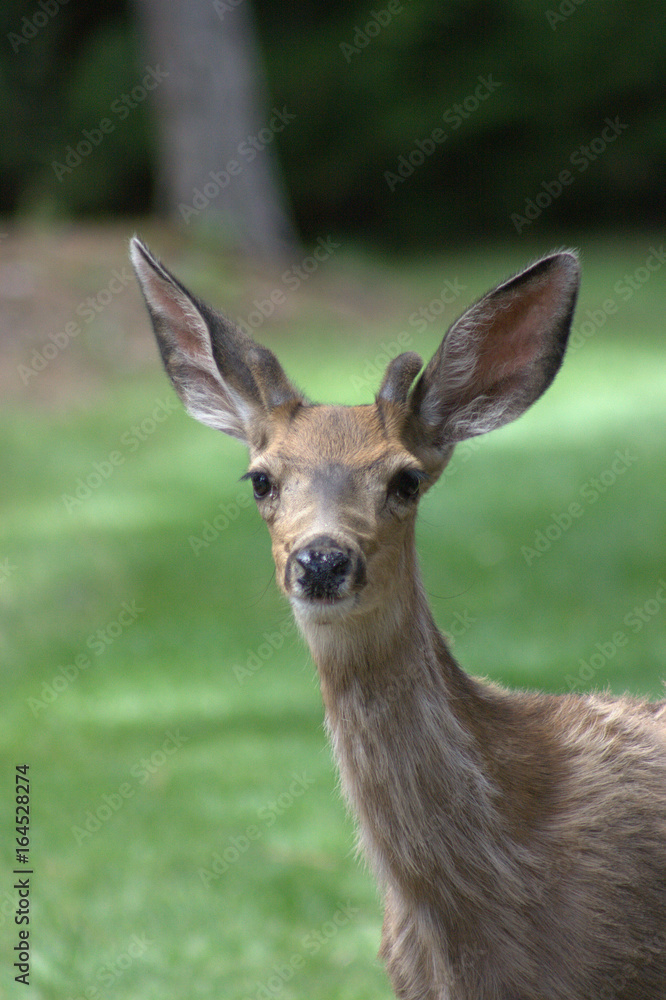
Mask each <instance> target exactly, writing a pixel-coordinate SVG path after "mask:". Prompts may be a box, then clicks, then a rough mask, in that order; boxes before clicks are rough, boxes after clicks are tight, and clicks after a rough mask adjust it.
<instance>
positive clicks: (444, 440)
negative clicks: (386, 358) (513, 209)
mask: <svg viewBox="0 0 666 1000" xmlns="http://www.w3.org/2000/svg"><path fill="white" fill-rule="evenodd" d="M578 284H579V267H578V261H577V259H576V256H575V254H574V253H570V252H567V253H557V254H553V255H552V256H550V257H545V258H544V259H543V260H540V261H538V262H537V263H536V264H533V265H532V266H531V267H529V268H528V269H527V270H525V271H523V272H521V273H520V274H518V275H516V277H514V278H511V279H510V280H509V281H506V282H504V284H501V285H499V286H498V287H497V288H495V289H494V290H493V291H492V292H489V293H488V294H487V295H485V296H484V297H483V298H482V299H480V300H479V301H478V302H477V303H476V304H475V305H473V306H471V307H470V308H469V309H468V310H467V312H465V313H464V314H463V315H462V316H461V317H460V319H458V320H457V322H456V323H454V324H453V326H452V327H451V328H450V330H449V331H448V333H447V334H446V336H445V338H444V340H443V341H442V344H441V346H440V347H439V349H438V350H437V352H436V353H435V355H434V356H433V358H432V359H431V361H430V363H429V364H428V365H427V367H426V369H425V371H424V372H423V374H422V375H421V377H420V379H419V380H418V382H417V383H416V385H415V386H414V389H413V391H412V394H411V396H410V409H411V421H412V426H413V423H414V421H416V424H417V428H418V429H417V434H418V437H419V438H420V439H421V440H423V443H424V444H426V445H427V446H429V447H434V448H435V449H437V450H438V451H441V452H442V453H443V452H445V451H448V450H449V449H450V446H451V445H454V444H455V443H456V442H457V441H463V440H465V439H466V438H470V437H474V436H475V435H477V434H485V433H486V432H487V431H491V430H493V429H494V428H495V427H501V426H502V424H506V423H509V421H511V420H515V419H516V417H519V416H520V415H521V414H522V413H524V412H525V410H526V409H527V408H528V407H529V406H531V405H532V403H534V402H535V400H537V399H538V398H539V396H541V394H542V393H543V392H545V390H546V389H547V388H548V386H549V385H550V383H551V382H552V381H553V379H554V378H555V375H556V374H557V371H558V369H559V367H560V365H561V363H562V358H563V356H564V351H565V349H566V344H567V339H568V336H569V329H570V326H571V320H572V316H573V311H574V306H575V303H576V296H577V294H578Z"/></svg>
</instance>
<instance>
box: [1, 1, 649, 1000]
mask: <svg viewBox="0 0 666 1000" xmlns="http://www.w3.org/2000/svg"><path fill="white" fill-rule="evenodd" d="M0 24H1V25H2V29H1V30H0V119H1V123H2V142H0V469H1V470H2V472H1V475H0V482H1V483H2V487H1V488H0V504H1V507H0V511H1V514H0V614H1V616H2V617H1V621H0V676H1V677H2V685H3V695H4V697H3V708H2V714H3V726H2V732H1V733H0V749H1V752H2V760H3V769H2V774H3V775H4V777H3V779H2V781H3V783H4V787H3V788H2V790H1V791H0V808H1V810H2V819H3V822H2V831H3V832H2V838H1V841H2V842H1V843H0V852H1V856H2V859H3V867H2V879H1V881H0V935H1V937H2V941H3V945H5V947H3V955H4V959H3V963H2V966H1V967H0V997H4V996H8V997H13V996H15V995H16V996H18V995H25V994H21V993H20V990H21V989H22V988H23V987H22V985H21V984H20V983H16V982H15V979H14V977H15V975H16V974H17V970H16V969H14V968H13V967H12V961H13V960H12V959H11V958H10V957H9V956H10V955H11V954H12V953H13V952H12V949H13V947H14V945H15V944H17V943H18V938H17V932H18V929H19V928H18V927H17V925H16V924H15V922H14V914H15V910H16V905H17V896H16V890H15V889H14V888H13V885H14V875H13V874H12V872H13V869H14V867H15V866H16V865H17V861H16V842H15V838H16V832H15V811H14V806H15V802H14V774H15V768H16V766H17V765H24V764H25V765H28V767H29V771H28V774H29V777H30V789H31V791H30V795H31V803H30V809H31V812H30V831H29V837H30V853H29V857H30V863H31V866H32V869H33V870H34V875H32V877H31V878H32V882H31V896H30V904H31V910H30V925H29V927H30V939H29V940H30V954H31V960H30V962H31V972H30V983H31V995H32V996H34V997H36V998H39V1000H51V998H53V1000H55V998H58V1000H62V998H77V1000H79V998H86V1000H97V998H99V997H104V996H113V997H116V998H121V1000H122V998H125V997H127V998H130V997H131V998H133V1000H137V998H138V1000H148V998H153V997H155V998H157V997H159V998H163V997H165V996H168V997H171V998H174V1000H181V998H182V1000H189V998H193V997H200V998H206V1000H208V998H210V1000H213V998H215V1000H219V998H220V997H224V998H225V1000H227V998H228V1000H255V998H259V1000H267V998H276V1000H291V998H314V997H327V998H331V1000H367V998H369V997H373V998H374V997H376V998H389V997H390V996H391V993H390V990H389V987H388V984H387V981H386V977H385V975H384V972H383V970H382V967H381V964H380V963H379V962H378V961H377V960H376V958H375V955H376V951H377V948H378V945H379V936H380V928H381V908H380V903H379V900H378V897H377V893H376V890H375V887H374V884H373V881H372V879H371V878H370V876H369V875H368V874H367V872H366V871H365V870H364V869H363V867H362V866H361V865H359V864H358V862H357V861H356V859H355V858H354V852H353V844H354V831H353V824H352V822H351V820H350V819H349V818H348V817H347V816H346V815H345V811H344V807H343V805H342V803H341V801H340V798H339V795H338V793H337V791H336V777H335V772H334V768H333V765H332V763H331V758H330V752H329V750H328V748H327V746H326V741H325V735H324V732H323V728H322V714H323V713H322V708H321V701H320V696H319V691H318V685H317V680H316V676H315V673H314V669H313V667H312V665H311V663H310V661H309V656H308V653H307V651H306V649H305V647H304V646H303V644H302V642H301V641H300V639H299V638H298V636H297V635H296V634H295V629H294V627H293V625H292V622H291V617H290V614H289V609H288V607H287V606H286V605H285V603H284V601H283V600H282V599H281V598H280V597H279V595H278V594H277V592H276V588H275V586H274V583H273V579H272V578H273V569H272V561H271V557H270V551H269V543H268V538H267V535H266V533H265V529H264V527H263V524H261V522H260V520H259V518H258V516H257V514H256V511H255V510H254V505H253V502H251V496H250V494H251V489H250V487H249V486H248V484H247V483H239V482H238V479H239V477H240V476H241V475H242V473H243V472H244V471H245V465H244V463H245V455H244V453H243V450H242V448H241V447H240V446H239V445H238V443H237V442H234V441H233V440H231V439H227V438H223V437H222V436H221V435H218V434H215V433H213V432H212V431H210V430H207V429H205V428H203V427H201V426H199V425H197V424H196V423H194V421H192V420H190V419H189V418H188V417H187V416H186V415H185V414H184V413H183V412H182V410H181V407H180V404H179V403H178V402H177V400H176V399H175V396H174V394H173V392H172V390H171V388H170V386H169V385H168V384H167V381H166V379H165V377H164V375H163V373H162V372H161V369H160V365H159V359H158V355H157V351H156V348H155V346H154V342H153V339H152V334H151V331H150V328H149V324H148V319H147V316H146V314H145V310H144V307H143V303H142V301H141V299H140V295H139V292H138V289H137V287H136V285H135V282H134V279H133V276H132V274H131V271H130V270H129V268H128V263H127V241H128V239H129V237H130V236H131V235H132V233H133V232H135V231H138V232H139V233H140V234H141V235H142V236H143V237H144V238H145V239H146V240H147V242H148V243H149V244H150V246H151V248H152V249H153V250H154V252H155V253H157V254H158V255H159V256H161V257H162V258H163V259H164V260H165V262H166V263H167V265H168V266H169V267H170V268H171V269H172V270H174V271H175V272H176V273H177V274H178V275H179V277H180V278H181V279H182V280H183V281H184V282H185V283H186V284H187V285H188V286H189V287H191V288H192V290H193V291H195V292H196V293H197V294H199V295H200V296H201V297H203V298H205V299H206V300H208V301H210V302H211V303H212V304H213V305H215V306H216V307H218V308H220V309H222V310H223V311H225V312H226V313H227V314H228V315H230V316H231V317H233V318H234V319H236V321H237V322H239V323H240V324H241V325H242V326H244V328H246V329H247V330H248V331H249V332H251V333H252V334H253V335H254V336H255V337H256V338H257V339H258V340H260V341H262V342H264V343H266V344H267V345H268V346H270V347H272V348H273V349H274V350H275V351H276V353H277V354H278V355H279V357H280V359H281V361H282V363H283V365H284V367H285V368H286V370H287V371H288V373H289V374H290V375H291V376H292V377H293V379H294V381H295V382H296V383H297V384H299V385H301V386H303V388H304V389H305V391H306V392H307V393H308V394H309V395H310V396H311V397H312V398H315V399H321V400H327V401H335V402H343V403H352V402H369V401H371V400H372V398H373V394H374V392H375V391H376V389H377V387H378V385H379V382H380V381H381V377H382V373H383V370H384V368H385V366H386V364H387V363H388V361H389V360H390V359H391V358H392V357H394V356H395V355H396V354H398V353H399V352H401V351H403V350H417V351H418V352H419V353H420V354H422V355H423V356H424V357H425V358H428V357H429V356H430V355H431V354H432V352H433V351H434V350H435V349H436V347H437V345H438V344H439V342H440V341H441V338H442V335H443V333H444V332H445V330H446V328H447V327H448V325H449V324H450V323H451V322H452V321H453V320H454V319H455V318H456V316H457V315H458V314H459V313H460V312H461V311H462V310H463V309H464V308H465V307H466V306H467V305H468V304H469V303H470V302H472V301H473V300H474V299H475V298H476V297H478V296H479V295H481V294H483V293H484V292H485V291H487V290H488V289H489V288H491V287H492V286H493V285H494V284H496V283H497V282H499V281H500V280H502V279H503V278H504V277H506V276H507V275H508V274H510V273H512V272H515V271H516V270H519V269H521V268H522V267H524V266H525V265H526V264H527V263H529V261H530V260H532V259H534V258H535V257H537V256H539V255H542V254H544V253H546V252H548V251H549V250H551V249H553V248H554V247H555V248H556V247H561V246H574V247H576V248H578V249H579V251H580V254H581V259H582V265H583V286H582V291H581V298H580V301H579V307H578V310H577V314H576V318H575V321H574V328H573V333H572V338H571V345H570V349H569V352H568V355H567V358H566V360H565V365H564V367H563V370H562V372H561V374H560V376H559V377H558V379H557V381H556V383H555V385H554V386H553V387H552V389H551V390H550V391H549V393H548V395H547V396H546V397H545V398H544V399H543V400H542V401H540V402H539V404H538V405H537V406H536V407H535V408H534V410H533V411H532V412H531V413H530V414H529V415H528V416H526V417H525V418H524V419H523V420H521V421H518V422H517V423H516V424H515V425H511V426H509V427H507V428H503V429H502V430H500V431H498V432H496V433H495V434H493V435H491V436H490V437H489V438H488V440H485V439H474V440H473V441H471V442H469V443H467V444H464V445H462V446H460V447H459V448H458V450H457V452H456V454H455V456H454V458H453V460H452V462H451V465H450V466H449V468H448V470H447V472H446V474H445V476H444V477H443V479H442V481H441V482H440V484H439V485H438V486H437V488H435V489H433V490H432V491H431V493H430V494H429V495H428V497H427V498H426V500H425V502H424V504H423V506H422V512H421V520H420V524H419V534H418V544H419V549H420V551H421V553H422V557H423V573H424V578H425V582H426V586H427V589H428V593H429V595H430V600H431V603H432V606H433V610H434V613H435V616H436V619H437V621H438V623H439V624H440V626H441V627H442V628H443V629H444V630H445V631H447V632H448V633H449V635H450V636H451V637H452V641H453V643H454V651H455V653H456V655H457V656H458V657H459V658H460V659H461V661H462V663H463V665H464V666H466V667H467V668H468V669H469V670H470V671H471V672H473V673H476V674H479V675H486V676H490V677H492V678H493V679H495V680H498V681H501V682H505V683H507V684H512V685H521V686H525V687H535V688H540V689H543V690H550V691H555V692H561V693H564V692H568V691H577V692H581V693H582V692H585V691H587V690H592V689H599V688H601V689H604V688H607V689H610V690H613V691H617V692H621V691H624V690H630V691H631V692H633V693H635V694H644V695H648V696H652V697H657V696H659V695H660V693H661V692H662V690H663V687H662V678H663V676H664V672H665V671H664V663H665V662H666V634H665V629H664V624H665V620H666V558H665V556H666V531H665V530H664V529H665V518H664V495H665V491H666V435H665V434H664V429H665V427H666V365H665V358H666V354H665V347H664V335H663V316H664V310H665V307H666V293H665V291H664V275H665V274H666V269H664V265H665V264H666V250H665V247H664V216H665V207H666V206H665V196H664V175H665V165H666V109H665V107H664V93H666V17H665V16H664V12H663V10H662V9H661V6H660V5H659V4H656V3H652V2H649V0H635V2H633V3H631V4H630V3H629V2H628V0H619V2H616V3H614V4H603V5H600V4H593V3H591V2H588V0H557V2H555V0H552V2H549V0H546V2H543V3H542V2H539V3H533V2H530V3H528V2H527V0H499V2H496V3H494V4H492V5H491V4H482V3H476V2H471V0H459V2H451V3H443V2H441V0H440V2H436V0H379V2H378V3H377V4H374V5H368V4H362V3H357V2H352V3H344V4H343V3H341V2H334V0H331V2H327V3H320V4H316V5H313V4H306V3H293V4H289V5H275V4H270V3H268V0H255V2H254V3H252V2H251V0H205V2H203V0H193V2H189V3H187V4H185V3H183V4H176V5H174V4H168V3H167V2H166V0H140V2H139V0H137V2H136V3H135V4H130V3H122V2H118V0H102V2H100V3H97V4H95V5H87V6H86V5H83V4H80V3H79V4H77V3H76V2H74V0H70V2H62V0H36V2H34V3H33V2H30V3H23V2H18V0H6V2H5V4H4V5H3V7H2V10H1V11H0ZM564 626H566V627H564Z"/></svg>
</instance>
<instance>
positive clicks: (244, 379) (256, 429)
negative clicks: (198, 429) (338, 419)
mask: <svg viewBox="0 0 666 1000" xmlns="http://www.w3.org/2000/svg"><path fill="white" fill-rule="evenodd" d="M130 255H131V258H132V264H133V266H134V270H135V272H136V276H137V278H138V280H139V284H140V286H141V290H142V292H143V296H144V298H145V300H146V305H147V307H148V312H149V314H150V318H151V320H152V323H153V329H154V331H155V336H156V338H157V343H158V346H159V349H160V353H161V355H162V360H163V362H164V367H165V368H166V370H167V374H168V375H169V377H170V379H171V381H172V383H173V386H174V388H175V390H176V392H177V393H178V395H179V396H180V398H181V399H182V401H183V403H184V404H185V408H186V409H187V411H188V412H189V413H190V414H191V415H192V416H193V417H195V418H196V419H197V420H200V421H201V423H203V424H207V425H208V426H209V427H215V428H216V429H217V430H221V431H224V432H225V433H226V434H231V435H232V436H233V437H237V438H240V439H241V440H242V441H244V442H245V443H246V444H250V443H251V442H252V441H256V440H259V439H261V438H262V437H263V434H264V431H265V427H266V420H267V417H268V415H269V414H270V412H271V411H272V410H275V409H277V408H278V407H280V406H284V407H292V408H294V407H297V406H299V405H300V404H301V402H302V396H301V394H300V393H299V392H298V391H297V390H296V389H295V388H294V387H293V386H292V385H291V383H290V382H289V380H288V378H287V376H286V375H285V373H284V371H283V370H282V368H281V366H280V363H279V361H278V360H277V358H276V357H275V355H274V354H273V353H272V351H269V350H268V348H266V347H262V346H260V345H259V344H256V343H255V342H254V341H253V340H252V338H251V337H249V336H248V335H247V334H246V333H243V331H242V330H239V329H238V327H237V326H235V325H234V324H233V323H231V322H230V321H229V320H228V319H226V318H225V317H224V316H221V315H220V314H219V313H216V312H215V311H214V310H212V309H210V308H209V307H208V306H206V305H205V304H204V303H203V302H200V301H199V299H197V298H195V297H194V296H193V295H192V294H191V293H190V292H188V290H187V289H186V288H185V286H184V285H182V284H181V283H180V282H179V281H178V280H177V279H176V278H174V277H173V275H172V274H170V273H169V271H167V269H166V268H165V267H164V265H163V264H162V263H161V262H160V261H158V260H157V259H156V258H155V257H153V255H152V254H151V253H150V251H149V250H148V248H147V247H146V246H145V245H144V244H143V243H141V241H140V240H138V239H137V238H136V237H135V238H134V239H133V240H132V242H131V244H130Z"/></svg>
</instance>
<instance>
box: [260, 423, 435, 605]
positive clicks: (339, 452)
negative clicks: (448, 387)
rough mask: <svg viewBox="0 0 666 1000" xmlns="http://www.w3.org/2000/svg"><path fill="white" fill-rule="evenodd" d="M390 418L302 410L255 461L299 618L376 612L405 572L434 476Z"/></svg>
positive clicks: (278, 559)
mask: <svg viewBox="0 0 666 1000" xmlns="http://www.w3.org/2000/svg"><path fill="white" fill-rule="evenodd" d="M387 409H388V407H387V406H384V407H381V406H377V405H372V406H357V407H342V406H340V407H336V406H312V405H301V406H299V407H297V408H296V409H295V410H294V411H293V412H292V413H291V414H290V415H289V417H288V418H287V419H283V420H281V421H279V422H276V425H275V426H274V428H273V433H272V435H271V437H270V439H269V441H268V443H267V444H266V446H265V447H264V448H262V449H260V450H258V451H257V452H256V454H253V455H252V459H251V462H250V468H249V471H248V473H247V478H249V479H250V480H251V481H252V485H253V488H254V495H255V498H256V501H257V507H258V510H259V512H260V514H261V516H262V517H263V518H264V520H265V521H266V523H267V525H268V528H269V531H270V533H271V538H272V543H273V557H274V559H275V566H276V573H277V581H278V584H279V586H280V587H281V589H282V590H283V591H284V593H285V594H286V595H287V597H288V598H289V599H290V601H291V603H292V605H293V606H294V610H295V611H296V613H297V615H298V617H299V619H308V620H311V621H316V622H318V623H324V622H327V621H333V620H334V619H336V618H339V617H341V616H345V615H348V614H354V613H357V614H362V613H364V612H366V611H368V610H371V609H372V608H373V607H375V606H376V604H377V602H378V601H380V600H382V599H383V595H384V594H385V591H386V582H387V580H396V579H397V578H398V577H399V576H400V575H401V568H404V567H402V566H401V563H402V560H403V558H404V549H405V545H406V543H407V541H408V540H411V538H412V536H413V525H414V519H415V516H416V508H417V504H418V500H419V497H420V496H421V494H422V493H423V492H424V491H425V490H426V489H427V487H428V485H429V484H430V482H431V476H430V475H429V474H428V472H427V471H426V469H425V468H424V463H423V461H422V460H420V459H419V458H418V457H417V456H416V455H414V454H412V453H411V452H410V451H409V450H408V449H407V448H406V447H405V445H404V444H403V442H402V441H401V440H400V437H399V436H398V434H397V433H396V431H397V427H396V428H393V432H392V428H391V425H390V421H387V419H386V417H387V412H386V411H387Z"/></svg>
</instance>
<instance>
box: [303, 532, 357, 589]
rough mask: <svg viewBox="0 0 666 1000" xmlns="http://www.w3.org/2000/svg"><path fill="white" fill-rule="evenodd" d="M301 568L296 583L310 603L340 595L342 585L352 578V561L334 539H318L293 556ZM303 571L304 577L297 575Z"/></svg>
mask: <svg viewBox="0 0 666 1000" xmlns="http://www.w3.org/2000/svg"><path fill="white" fill-rule="evenodd" d="M294 559H295V561H296V563H298V566H299V569H295V573H296V580H297V582H298V584H299V586H300V588H301V591H302V593H303V595H304V596H305V597H308V598H310V599H311V600H321V599H323V598H329V599H330V598H335V597H339V596H340V591H341V589H342V587H343V584H344V583H345V582H346V581H347V580H348V579H349V577H350V575H351V570H352V558H351V556H350V554H349V553H348V552H345V551H344V550H343V549H341V548H340V547H339V546H338V545H336V544H335V542H333V541H332V540H329V539H326V538H318V539H315V540H314V541H313V542H311V543H310V545H308V546H307V547H306V548H303V549H301V550H300V551H299V552H297V553H296V554H295V556H294ZM300 570H302V573H301V575H298V574H299V572H300Z"/></svg>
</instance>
